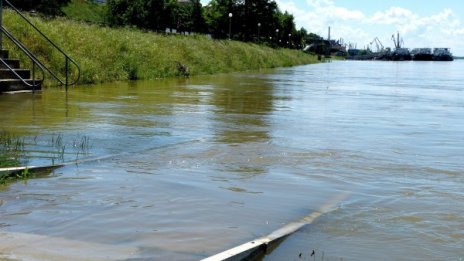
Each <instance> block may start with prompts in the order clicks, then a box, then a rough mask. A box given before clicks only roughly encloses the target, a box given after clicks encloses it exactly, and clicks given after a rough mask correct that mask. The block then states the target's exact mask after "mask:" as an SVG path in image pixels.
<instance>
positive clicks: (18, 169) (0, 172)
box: [0, 139, 199, 178]
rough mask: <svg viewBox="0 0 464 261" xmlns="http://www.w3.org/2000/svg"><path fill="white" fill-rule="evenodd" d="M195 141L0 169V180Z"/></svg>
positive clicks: (188, 141) (191, 141)
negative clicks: (25, 173)
mask: <svg viewBox="0 0 464 261" xmlns="http://www.w3.org/2000/svg"><path fill="white" fill-rule="evenodd" d="M196 141H199V140H198V139H194V140H186V141H181V142H178V143H174V144H167V145H164V146H159V147H156V148H148V149H144V150H141V151H134V152H124V153H117V154H109V155H104V156H100V157H93V158H85V159H80V160H74V161H68V162H64V163H60V164H53V165H43V166H20V167H8V168H0V178H1V177H4V176H10V175H13V174H15V173H18V172H22V171H41V170H54V169H57V168H61V167H64V166H70V165H78V164H82V163H88V162H96V161H100V160H107V159H110V158H115V157H120V156H124V155H132V154H134V153H142V152H144V151H150V150H155V149H162V148H167V147H170V146H178V145H184V144H188V143H193V142H196Z"/></svg>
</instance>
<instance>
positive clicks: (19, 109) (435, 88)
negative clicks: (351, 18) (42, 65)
mask: <svg viewBox="0 0 464 261" xmlns="http://www.w3.org/2000/svg"><path fill="white" fill-rule="evenodd" d="M463 82H464V62H463V61H454V62H444V63H440V62H398V63H395V62H372V61H369V62H363V61H338V62H332V63H322V64H315V65H307V66H299V67H293V68H282V69H276V70H272V71H265V72H250V73H238V74H228V75H215V76H207V77H195V78H192V79H177V80H159V81H139V82H130V83H113V84H104V85H95V86H80V87H74V88H72V89H70V91H69V93H68V95H65V93H64V91H63V90H61V89H47V90H44V91H42V92H40V93H36V94H34V95H32V94H16V95H0V111H1V112H2V113H1V115H0V122H1V125H0V131H6V132H8V133H13V134H15V135H18V136H19V137H21V138H22V139H24V141H25V144H26V145H25V150H26V152H25V153H24V155H23V156H22V158H21V159H20V161H19V163H21V164H28V165H46V164H56V163H59V162H70V161H75V160H84V159H92V158H98V157H100V159H99V160H91V161H86V162H81V163H79V164H72V165H68V166H65V167H62V168H58V169H56V170H54V171H51V172H47V173H42V174H41V175H39V176H38V177H37V178H34V179H30V180H27V181H18V182H15V183H12V184H9V185H7V186H3V187H0V259H2V258H3V259H8V260H129V259H130V260H199V259H202V258H204V257H208V256H210V255H212V254H215V253H218V252H221V251H223V250H226V249H228V248H231V247H234V246H236V245H239V244H241V243H244V242H246V241H249V240H252V239H255V238H258V237H260V236H264V235H267V234H269V233H271V232H272V231H274V230H276V229H278V228H280V227H281V226H283V225H285V224H287V223H289V222H292V221H295V220H298V219H300V218H301V217H303V216H306V215H308V214H310V213H312V212H315V211H319V210H320V209H321V207H322V206H324V205H325V204H326V202H327V201H328V200H330V199H332V198H334V197H337V195H340V194H343V195H346V196H345V197H344V198H343V199H342V200H340V201H338V202H337V203H336V205H335V207H334V208H332V209H330V211H328V212H327V213H324V214H323V215H322V216H320V217H319V218H318V219H316V220H315V221H314V222H313V223H311V224H310V225H308V226H306V227H304V228H303V229H302V230H300V231H298V232H297V233H295V234H293V235H292V236H290V237H288V238H287V239H286V240H285V241H284V242H283V243H282V244H281V245H280V246H279V247H278V248H277V249H275V250H274V251H273V252H272V253H271V254H269V255H268V256H266V257H264V260H463V259H464V189H463V188H464V173H463V170H464V85H463ZM108 155H110V156H108ZM313 250H314V255H312V256H311V254H312V252H313Z"/></svg>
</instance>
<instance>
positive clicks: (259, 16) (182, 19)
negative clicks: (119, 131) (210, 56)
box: [10, 0, 322, 49]
mask: <svg viewBox="0 0 464 261" xmlns="http://www.w3.org/2000/svg"><path fill="white" fill-rule="evenodd" d="M10 1H11V2H12V3H13V5H15V6H17V7H19V8H21V9H23V10H36V11H38V12H41V13H44V14H46V15H60V14H62V12H61V8H62V7H63V6H65V5H67V4H68V3H70V2H71V0H10ZM80 1H83V0H80ZM87 2H96V0H88V1H87ZM100 2H101V1H100ZM106 8H107V12H106V17H105V19H104V20H105V21H107V23H108V24H109V25H110V26H136V27H138V28H141V29H146V30H152V31H158V32H165V31H166V30H167V29H169V31H171V32H173V31H174V30H175V31H176V32H189V33H200V34H209V35H211V36H212V37H213V38H215V39H227V38H231V39H234V40H240V41H245V42H256V43H261V44H267V45H269V46H272V47H287V48H293V49H301V48H303V47H304V46H305V45H309V44H311V43H314V42H317V41H320V40H322V37H320V36H318V35H316V34H313V33H308V32H307V31H306V30H305V29H304V28H300V29H297V28H296V25H295V18H294V16H293V15H292V14H290V13H288V12H282V11H281V10H280V9H279V7H278V5H277V3H276V2H275V1H274V0H211V1H210V2H209V3H208V4H207V5H206V6H202V4H201V2H200V0H107V1H106Z"/></svg>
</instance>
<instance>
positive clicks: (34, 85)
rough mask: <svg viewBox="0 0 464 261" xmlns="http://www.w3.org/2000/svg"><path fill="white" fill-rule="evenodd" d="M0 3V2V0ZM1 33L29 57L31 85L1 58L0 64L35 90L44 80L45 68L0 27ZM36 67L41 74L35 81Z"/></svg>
mask: <svg viewBox="0 0 464 261" xmlns="http://www.w3.org/2000/svg"><path fill="white" fill-rule="evenodd" d="M0 1H1V0H0ZM0 29H1V32H0V34H5V36H6V37H8V38H9V39H10V40H11V41H12V42H13V44H14V45H16V46H17V47H18V49H19V50H21V51H22V52H23V53H24V54H25V55H26V56H27V57H29V59H31V63H32V70H31V72H32V76H31V81H32V84H31V83H29V82H28V81H27V80H26V79H24V78H23V77H22V76H21V75H19V74H18V73H17V72H16V71H15V69H14V68H12V67H11V66H10V65H9V64H8V63H7V62H5V61H4V59H3V58H0V61H1V63H2V64H3V65H4V66H5V67H6V68H7V69H8V70H10V72H12V73H13V74H14V75H15V76H16V77H17V78H18V79H19V80H21V81H22V82H23V83H24V84H25V85H26V86H29V87H31V88H32V90H35V88H37V87H39V85H40V84H41V83H42V82H43V80H44V78H45V71H44V70H45V68H44V66H43V64H42V63H41V62H40V61H39V60H38V59H37V57H35V55H33V54H32V53H31V52H30V51H29V50H28V49H27V48H26V47H24V45H23V44H22V43H21V42H20V41H19V40H18V39H16V38H15V37H14V36H13V35H12V34H11V33H10V32H8V31H7V30H6V29H5V28H4V27H1V28H0ZM36 66H38V67H39V69H40V71H41V73H42V77H41V78H39V79H36V77H35V76H36V74H35V72H36V70H35V67H36Z"/></svg>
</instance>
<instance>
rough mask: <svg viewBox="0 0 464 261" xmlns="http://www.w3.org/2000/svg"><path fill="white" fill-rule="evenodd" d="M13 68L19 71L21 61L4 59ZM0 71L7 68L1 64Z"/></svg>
mask: <svg viewBox="0 0 464 261" xmlns="http://www.w3.org/2000/svg"><path fill="white" fill-rule="evenodd" d="M3 61H5V62H6V63H7V64H8V65H9V66H10V67H11V68H13V69H19V60H18V59H3ZM0 69H6V66H5V65H4V64H3V63H2V62H0Z"/></svg>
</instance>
